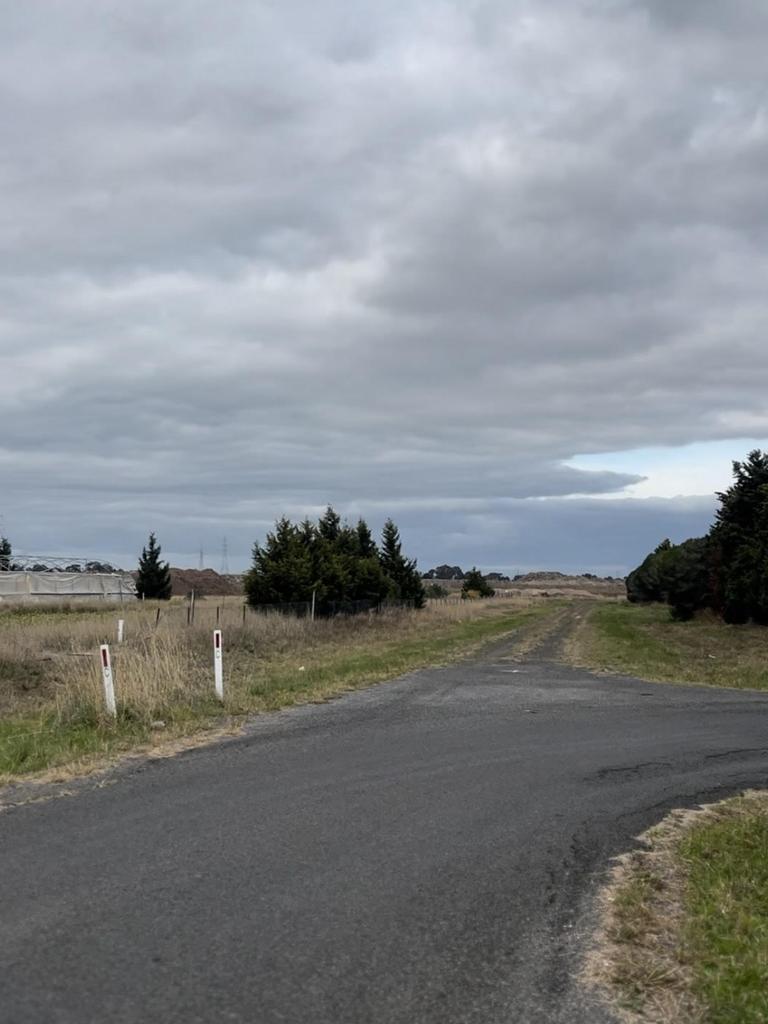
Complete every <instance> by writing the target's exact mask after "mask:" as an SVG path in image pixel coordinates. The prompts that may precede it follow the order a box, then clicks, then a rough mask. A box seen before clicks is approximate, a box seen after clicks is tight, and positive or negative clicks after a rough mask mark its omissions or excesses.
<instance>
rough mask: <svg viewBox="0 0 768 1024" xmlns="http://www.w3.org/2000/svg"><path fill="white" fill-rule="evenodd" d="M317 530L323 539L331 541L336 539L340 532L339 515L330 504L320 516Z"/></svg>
mask: <svg viewBox="0 0 768 1024" xmlns="http://www.w3.org/2000/svg"><path fill="white" fill-rule="evenodd" d="M317 532H318V533H319V534H320V536H321V537H322V538H323V540H327V541H330V542H331V543H333V542H334V541H336V540H338V537H339V534H340V533H341V516H340V515H339V513H338V512H336V510H335V509H333V508H332V507H331V506H330V505H329V506H328V508H327V509H326V510H325V512H324V513H323V514H322V516H321V517H320V521H319V522H318V524H317Z"/></svg>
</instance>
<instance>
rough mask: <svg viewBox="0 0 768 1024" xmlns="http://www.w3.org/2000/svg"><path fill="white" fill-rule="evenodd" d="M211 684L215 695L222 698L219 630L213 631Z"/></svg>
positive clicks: (222, 671)
mask: <svg viewBox="0 0 768 1024" xmlns="http://www.w3.org/2000/svg"><path fill="white" fill-rule="evenodd" d="M213 685H214V688H215V690H216V696H217V697H218V698H219V700H222V701H223V700H224V667H223V665H222V662H221V630H220V629H214V631H213Z"/></svg>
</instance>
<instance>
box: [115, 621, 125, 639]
mask: <svg viewBox="0 0 768 1024" xmlns="http://www.w3.org/2000/svg"><path fill="white" fill-rule="evenodd" d="M124 635H125V619H118V620H117V642H118V643H119V644H121V643H122V642H123V636H124Z"/></svg>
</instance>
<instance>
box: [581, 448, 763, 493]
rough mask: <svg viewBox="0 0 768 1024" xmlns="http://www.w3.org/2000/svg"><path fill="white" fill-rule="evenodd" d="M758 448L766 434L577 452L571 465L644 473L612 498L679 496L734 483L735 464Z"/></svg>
mask: <svg viewBox="0 0 768 1024" xmlns="http://www.w3.org/2000/svg"><path fill="white" fill-rule="evenodd" d="M754 448H763V449H768V440H766V439H765V438H763V439H757V438H729V439H728V440H721V441H699V442H696V443H695V444H689V445H684V446H681V447H675V448H666V447H654V448H634V449H630V450H628V451H623V452H603V453H593V454H589V455H576V456H574V458H572V459H569V460H568V462H567V465H568V466H572V467H573V468H574V469H582V470H586V471H593V472H594V471H598V470H610V471H613V472H616V473H632V474H636V475H638V476H642V477H643V478H644V479H643V480H642V481H641V482H640V483H636V484H631V485H630V486H629V487H626V488H623V489H621V490H618V491H612V492H611V493H610V494H605V495H601V497H603V498H606V499H612V498H614V499H615V498H677V497H691V496H694V495H709V494H713V493H714V492H715V491H722V490H725V488H727V487H728V486H729V484H730V483H731V479H732V471H731V464H732V463H733V461H734V460H740V459H744V458H745V457H746V455H747V454H748V453H749V452H750V451H752V450H753V449H754Z"/></svg>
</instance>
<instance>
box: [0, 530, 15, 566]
mask: <svg viewBox="0 0 768 1024" xmlns="http://www.w3.org/2000/svg"><path fill="white" fill-rule="evenodd" d="M12 554H13V551H12V550H11V542H10V541H9V540H8V538H7V537H0V572H9V570H10V568H11V555H12Z"/></svg>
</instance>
